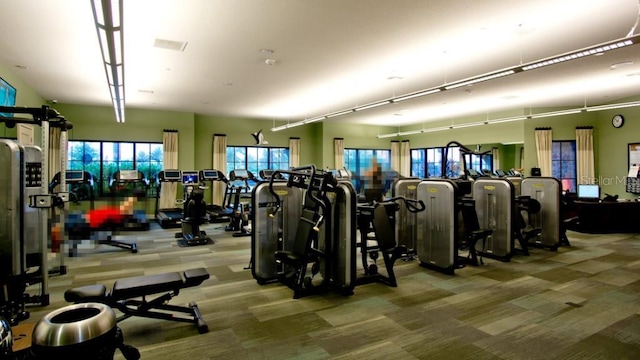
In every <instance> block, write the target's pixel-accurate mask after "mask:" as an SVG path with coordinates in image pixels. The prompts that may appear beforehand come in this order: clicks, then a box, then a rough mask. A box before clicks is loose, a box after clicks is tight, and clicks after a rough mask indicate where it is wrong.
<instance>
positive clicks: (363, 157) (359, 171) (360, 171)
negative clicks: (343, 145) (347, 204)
mask: <svg viewBox="0 0 640 360" xmlns="http://www.w3.org/2000/svg"><path fill="white" fill-rule="evenodd" d="M374 158H375V159H376V161H377V162H378V164H380V168H381V169H382V171H383V172H384V171H389V170H390V169H391V150H379V149H378V150H375V149H344V164H345V167H346V168H347V170H349V171H351V173H352V182H353V185H354V186H355V187H356V190H357V191H360V183H361V180H360V178H361V176H363V175H364V173H365V172H366V171H367V170H369V169H370V168H371V163H372V161H373V159H374Z"/></svg>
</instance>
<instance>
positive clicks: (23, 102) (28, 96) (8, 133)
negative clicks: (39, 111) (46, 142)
mask: <svg viewBox="0 0 640 360" xmlns="http://www.w3.org/2000/svg"><path fill="white" fill-rule="evenodd" d="M14 70H15V72H14ZM19 71H20V70H19V69H16V68H13V69H12V68H9V67H7V66H4V65H3V64H0V77H1V78H3V79H4V80H5V81H6V82H8V83H9V84H11V86H13V87H14V88H16V106H25V107H41V106H42V105H44V104H46V100H45V99H44V98H43V97H42V96H40V94H38V93H36V92H35V91H33V90H32V89H31V87H30V86H29V85H27V84H26V83H25V82H24V81H22V79H20V77H19V76H18V75H19ZM34 129H35V131H34V139H35V142H36V144H39V143H40V128H38V127H35V128H34ZM16 136H17V135H16V128H15V127H14V128H7V127H6V126H5V124H4V123H1V124H0V137H8V138H15V137H16Z"/></svg>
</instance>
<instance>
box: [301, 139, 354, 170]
mask: <svg viewBox="0 0 640 360" xmlns="http://www.w3.org/2000/svg"><path fill="white" fill-rule="evenodd" d="M343 162H344V160H343ZM298 166H300V138H289V167H292V168H294V167H298Z"/></svg>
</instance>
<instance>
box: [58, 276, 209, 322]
mask: <svg viewBox="0 0 640 360" xmlns="http://www.w3.org/2000/svg"><path fill="white" fill-rule="evenodd" d="M207 279H209V273H208V272H207V270H206V269H204V268H197V269H190V270H186V271H184V272H183V273H182V274H180V273H179V272H170V273H165V274H158V275H146V276H136V277H131V278H126V279H120V280H117V281H116V282H115V283H114V284H113V288H112V289H111V292H107V288H106V287H105V286H104V285H101V284H98V285H87V286H82V287H78V288H73V289H69V290H67V291H65V293H64V299H65V300H66V301H67V302H72V303H76V304H77V303H86V302H98V303H102V304H105V305H109V306H111V307H112V308H114V309H118V310H120V312H122V313H123V315H122V316H120V317H119V318H118V319H117V321H121V320H124V319H127V318H129V317H131V316H141V317H148V318H154V319H164V320H171V321H180V322H190V323H194V324H195V325H196V327H197V328H198V332H200V333H201V334H202V333H206V332H208V331H209V327H208V326H207V324H206V322H205V321H204V319H203V318H202V315H201V314H200V310H199V309H198V305H197V304H196V303H195V302H193V301H192V302H191V303H189V306H176V305H170V304H168V302H169V300H171V298H173V297H174V296H177V295H178V294H179V292H180V289H183V288H188V287H192V286H198V285H200V284H202V282H203V281H205V280H207ZM154 295H155V296H156V297H155V298H153V299H151V300H147V297H148V296H154Z"/></svg>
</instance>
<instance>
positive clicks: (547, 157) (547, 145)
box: [536, 128, 553, 177]
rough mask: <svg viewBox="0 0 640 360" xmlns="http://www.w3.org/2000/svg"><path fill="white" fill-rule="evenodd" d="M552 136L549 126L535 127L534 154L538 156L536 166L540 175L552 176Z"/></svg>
mask: <svg viewBox="0 0 640 360" xmlns="http://www.w3.org/2000/svg"><path fill="white" fill-rule="evenodd" d="M552 146H553V137H552V133H551V128H536V154H537V156H538V167H539V168H540V175H542V176H547V177H548V176H552V175H553V173H552V165H551V150H552Z"/></svg>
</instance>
